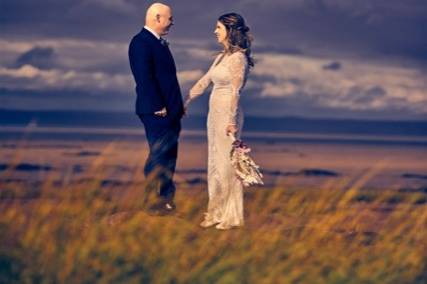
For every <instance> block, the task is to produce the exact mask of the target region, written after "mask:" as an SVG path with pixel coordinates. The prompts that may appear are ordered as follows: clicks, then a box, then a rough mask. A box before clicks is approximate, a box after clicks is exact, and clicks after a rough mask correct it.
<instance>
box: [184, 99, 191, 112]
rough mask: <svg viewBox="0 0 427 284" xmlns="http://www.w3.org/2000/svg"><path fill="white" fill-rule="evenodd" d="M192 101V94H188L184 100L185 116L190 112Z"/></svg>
mask: <svg viewBox="0 0 427 284" xmlns="http://www.w3.org/2000/svg"><path fill="white" fill-rule="evenodd" d="M190 101H191V99H190V96H187V98H186V99H185V102H184V116H186V115H187V113H188V106H189V105H190Z"/></svg>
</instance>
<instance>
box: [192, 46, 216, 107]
mask: <svg viewBox="0 0 427 284" xmlns="http://www.w3.org/2000/svg"><path fill="white" fill-rule="evenodd" d="M221 56H222V54H220V55H218V56H217V57H216V58H215V60H214V62H213V63H212V65H211V67H210V68H209V70H208V72H206V74H205V75H203V76H202V78H200V79H199V81H197V83H196V84H194V86H193V87H192V88H191V89H190V93H189V95H188V99H189V100H193V99H194V98H196V97H198V96H200V95H201V94H203V92H204V91H205V90H206V88H207V87H208V86H209V85H210V83H211V82H212V79H211V71H212V68H213V67H214V66H215V65H216V63H217V61H218V60H219V59H220V57H221Z"/></svg>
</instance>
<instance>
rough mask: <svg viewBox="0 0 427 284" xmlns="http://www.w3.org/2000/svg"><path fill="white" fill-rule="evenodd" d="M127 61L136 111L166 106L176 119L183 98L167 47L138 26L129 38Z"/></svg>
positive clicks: (158, 108)
mask: <svg viewBox="0 0 427 284" xmlns="http://www.w3.org/2000/svg"><path fill="white" fill-rule="evenodd" d="M129 62H130V67H131V70H132V74H133V76H134V78H135V82H136V94H137V98H136V105H135V112H136V114H138V115H140V114H153V113H154V112H156V111H159V110H161V109H162V108H163V107H166V110H167V117H168V118H169V119H170V120H171V121H174V120H176V119H180V118H181V117H182V115H183V113H184V112H183V102H182V96H181V89H180V87H179V83H178V78H177V76H176V67H175V62H174V59H173V57H172V54H171V52H170V50H169V47H168V46H167V45H163V44H162V43H161V42H160V40H158V39H157V38H156V37H155V36H154V35H153V34H152V33H151V32H150V31H148V30H147V29H142V30H141V32H139V33H138V34H137V35H135V36H134V37H133V38H132V40H131V42H130V45H129Z"/></svg>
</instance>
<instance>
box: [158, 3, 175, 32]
mask: <svg viewBox="0 0 427 284" xmlns="http://www.w3.org/2000/svg"><path fill="white" fill-rule="evenodd" d="M157 25H158V27H159V30H160V35H161V36H165V35H167V34H168V33H169V29H170V28H171V27H172V26H173V17H172V11H171V10H169V9H166V10H165V11H163V12H162V13H160V14H158V15H157Z"/></svg>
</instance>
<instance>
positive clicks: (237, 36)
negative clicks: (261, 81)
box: [218, 13, 255, 67]
mask: <svg viewBox="0 0 427 284" xmlns="http://www.w3.org/2000/svg"><path fill="white" fill-rule="evenodd" d="M218 21H219V22H221V23H222V24H223V25H224V26H225V28H226V30H227V40H228V48H227V49H226V52H231V53H233V52H236V51H243V52H244V53H245V55H246V58H247V60H248V65H249V67H253V66H254V65H255V64H254V59H253V58H252V57H251V44H252V40H253V37H252V35H251V34H250V32H249V30H250V29H249V27H248V26H246V24H245V19H243V17H242V16H241V15H239V14H237V13H228V14H224V15H222V16H220V17H219V18H218Z"/></svg>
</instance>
